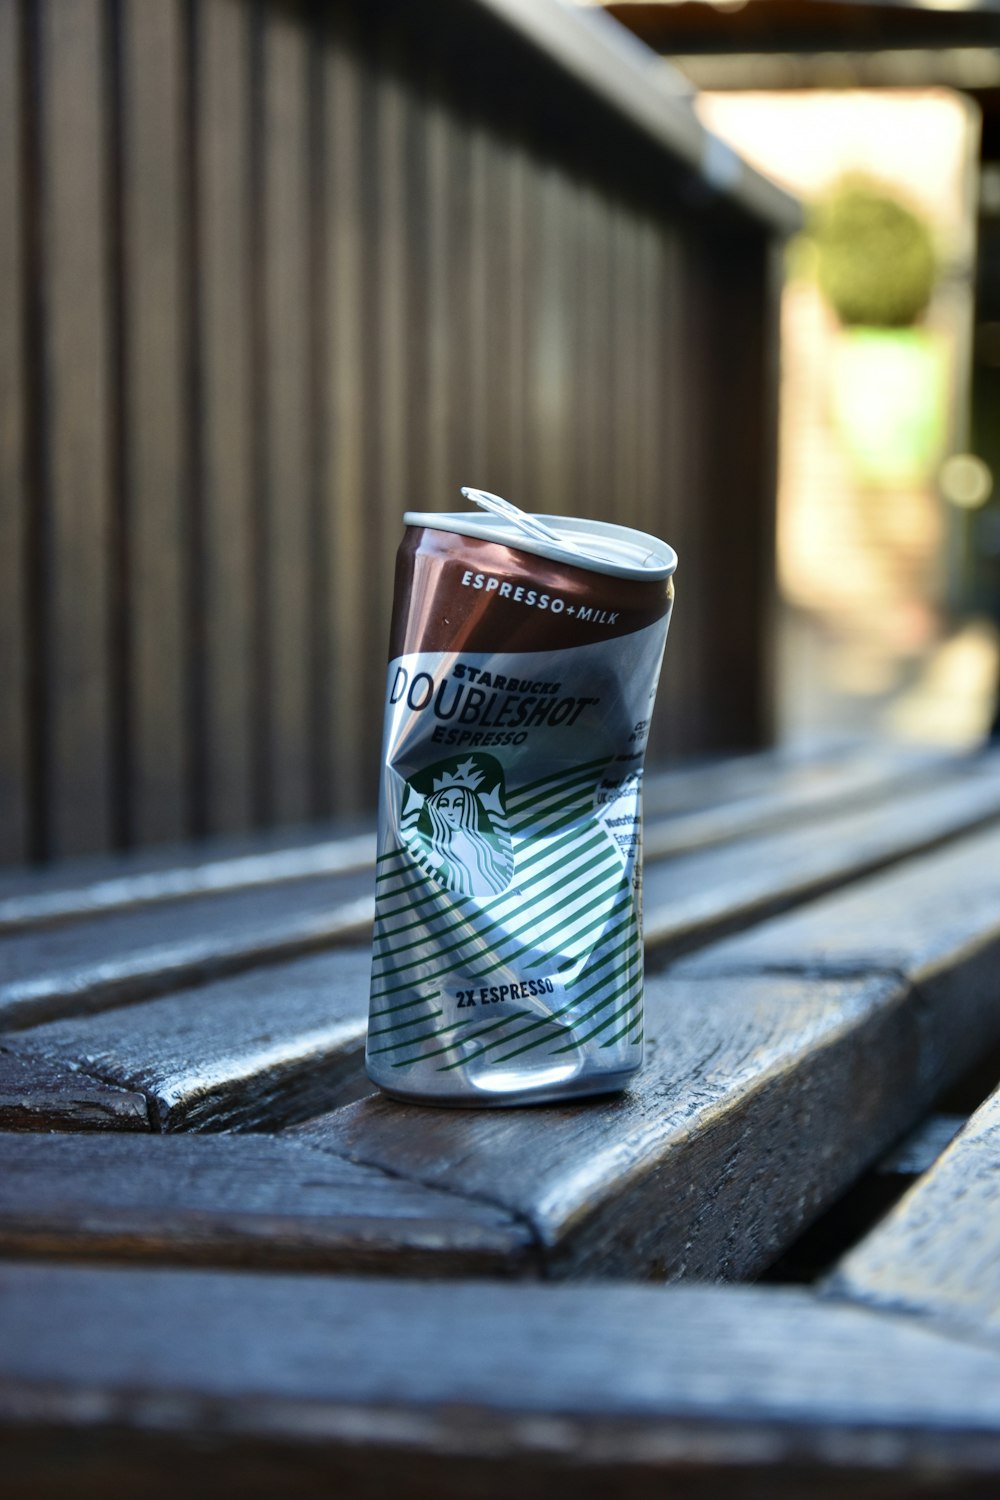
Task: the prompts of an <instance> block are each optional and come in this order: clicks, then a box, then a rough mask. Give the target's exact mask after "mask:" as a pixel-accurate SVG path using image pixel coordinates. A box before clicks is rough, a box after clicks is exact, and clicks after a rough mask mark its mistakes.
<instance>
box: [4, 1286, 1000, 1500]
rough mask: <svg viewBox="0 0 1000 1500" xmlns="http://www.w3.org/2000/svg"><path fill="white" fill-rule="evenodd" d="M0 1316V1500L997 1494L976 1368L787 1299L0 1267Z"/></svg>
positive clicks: (864, 1318)
mask: <svg viewBox="0 0 1000 1500" xmlns="http://www.w3.org/2000/svg"><path fill="white" fill-rule="evenodd" d="M0 1309H2V1314H3V1323H4V1328H5V1338H4V1340H3V1344H2V1346H0V1429H2V1431H3V1437H4V1458H5V1463H4V1479H2V1480H0V1491H3V1492H5V1493H7V1494H11V1495H13V1494H15V1493H18V1494H24V1493H27V1492H30V1493H31V1494H32V1495H33V1496H35V1495H37V1496H39V1497H40V1500H51V1497H53V1496H55V1495H56V1494H65V1493H66V1488H65V1486H66V1484H67V1482H69V1483H71V1488H72V1491H73V1493H74V1494H80V1495H82V1496H84V1497H86V1500H91V1497H93V1496H96V1495H97V1494H99V1493H101V1486H102V1484H103V1486H104V1487H105V1489H104V1492H105V1493H108V1492H111V1493H114V1492H115V1488H116V1486H115V1483H114V1481H115V1480H119V1481H120V1480H122V1479H123V1478H126V1477H128V1478H131V1480H132V1482H133V1484H135V1485H136V1487H137V1488H141V1490H142V1492H143V1493H144V1494H145V1493H148V1494H150V1495H152V1496H153V1497H154V1500H160V1497H166V1496H168V1495H170V1494H172V1493H176V1486H177V1484H178V1481H179V1480H180V1479H183V1480H185V1481H187V1482H188V1483H192V1482H193V1484H194V1489H193V1490H192V1493H195V1494H207V1493H208V1492H209V1490H210V1489H211V1490H213V1491H214V1492H216V1493H218V1492H220V1491H229V1492H231V1493H232V1492H235V1493H239V1494H250V1495H253V1496H261V1495H273V1494H276V1493H295V1494H297V1495H298V1494H302V1495H306V1496H308V1497H310V1500H312V1497H314V1496H319V1495H329V1494H330V1493H338V1494H339V1493H343V1494H349V1495H352V1496H355V1495H356V1496H362V1497H365V1500H369V1497H372V1496H375V1495H380V1494H381V1495H384V1494H386V1493H387V1492H392V1493H394V1494H398V1495H400V1496H402V1497H405V1500H416V1497H418V1496H426V1495H429V1494H434V1495H442V1496H446V1497H448V1500H455V1497H466V1496H469V1495H472V1494H475V1495H477V1496H479V1495H482V1496H484V1497H496V1500H499V1497H506V1496H509V1495H510V1494H512V1493H516V1494H524V1495H526V1496H528V1497H530V1500H544V1497H545V1496H547V1495H548V1496H551V1495H552V1494H554V1493H562V1492H565V1491H567V1490H569V1489H572V1492H573V1493H574V1494H580V1495H582V1496H584V1497H585V1500H597V1497H599V1496H600V1497H606V1496H607V1495H609V1494H615V1495H621V1496H623V1497H627V1500H652V1497H653V1496H662V1495H664V1494H669V1495H671V1496H678V1497H681V1500H694V1497H697V1500H708V1497H712V1496H718V1495H720V1494H723V1493H724V1494H726V1495H727V1496H733V1497H735V1500H771V1497H774V1500H791V1497H796V1500H802V1497H804V1496H806V1495H817V1496H821V1497H829V1500H833V1497H842V1496H843V1495H844V1494H845V1493H850V1494H851V1495H855V1496H859V1497H862V1500H900V1497H901V1496H903V1495H911V1494H921V1495H928V1496H933V1497H935V1500H941V1497H944V1496H950V1497H958V1496H960V1495H961V1496H963V1497H976V1500H981V1497H985V1496H987V1495H989V1494H990V1493H991V1489H990V1486H994V1487H995V1485H996V1482H997V1475H998V1470H1000V1398H998V1395H997V1392H998V1379H997V1376H998V1361H997V1357H996V1355H995V1354H993V1353H992V1352H991V1351H988V1350H982V1349H977V1348H974V1347H970V1346H967V1345H962V1344H959V1343H955V1342H952V1341H951V1340H948V1339H945V1338H941V1337H939V1336H936V1335H934V1334H933V1333H930V1332H927V1331H925V1330H922V1329H920V1328H915V1327H913V1326H911V1325H910V1324H908V1323H907V1322H906V1321H905V1320H902V1319H894V1318H889V1317H876V1316H873V1315H872V1314H870V1313H866V1312H864V1311H861V1310H858V1309H853V1308H839V1307H824V1306H818V1305H817V1304H816V1303H815V1302H814V1301H813V1299H811V1298H810V1297H808V1296H806V1295H803V1294H800V1293H794V1292H779V1291H764V1290H752V1289H727V1290H726V1291H724V1292H720V1291H718V1290H713V1289H706V1288H701V1289H687V1288H684V1289H682V1288H651V1287H624V1286H617V1287H607V1286H605V1287H600V1286H588V1287H559V1288H551V1287H547V1288H540V1287H516V1288H514V1287H506V1286H503V1285H499V1284H495V1283H494V1284H489V1285H486V1286H484V1285H483V1284H482V1283H478V1284H469V1283H462V1282H456V1283H452V1284H450V1285H447V1286H414V1285H412V1284H411V1285H399V1284H398V1283H390V1282H385V1281H379V1280H375V1279H365V1280H361V1279H352V1278H348V1279H345V1278H339V1277H338V1278H333V1277H325V1276H317V1275H303V1274H299V1275H296V1276H294V1277H292V1276H287V1275H280V1274H270V1275H266V1276H265V1275H259V1274H252V1273H246V1272H244V1273H243V1274H241V1275H239V1276H236V1275H233V1274H231V1273H226V1272H221V1271H216V1272H209V1271H183V1272H177V1271H158V1270H149V1269H138V1268H135V1269H131V1270H128V1271H122V1270H117V1269H112V1268H96V1267H95V1268H69V1267H66V1268H64V1267H56V1266H44V1267H43V1266H26V1265H20V1264H13V1265H7V1266H4V1267H2V1268H0ZM109 1329H114V1331H115V1336H114V1337H113V1338H109V1337H108V1330H109ZM56 1435H58V1439H57V1440H55V1439H56ZM18 1485H20V1488H18V1487H17V1486H18ZM60 1485H62V1486H63V1488H61V1489H60V1488H59V1486H60Z"/></svg>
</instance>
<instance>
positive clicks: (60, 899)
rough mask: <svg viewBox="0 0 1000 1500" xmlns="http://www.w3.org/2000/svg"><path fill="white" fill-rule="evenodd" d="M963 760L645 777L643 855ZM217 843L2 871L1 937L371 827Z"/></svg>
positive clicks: (166, 893) (247, 872)
mask: <svg viewBox="0 0 1000 1500" xmlns="http://www.w3.org/2000/svg"><path fill="white" fill-rule="evenodd" d="M959 770H961V771H962V774H965V763H964V762H960V761H959V760H958V759H957V758H956V757H954V756H950V755H947V756H941V755H937V754H933V753H928V754H926V755H925V754H922V753H914V754H913V755H912V756H911V755H909V754H904V753H897V752H891V753H888V754H886V753H878V752H873V753H870V754H867V753H866V754H861V755H858V756H854V755H852V756H849V757H832V758H829V759H827V758H820V759H818V760H817V761H815V762H812V761H798V760H795V759H789V760H785V759H784V758H782V757H780V756H765V757H761V758H755V757H741V758H739V759H737V760H732V761H727V762H725V763H721V764H715V765H711V766H703V767H699V768H697V769H693V770H686V771H685V770H676V771H672V772H668V773H660V774H657V775H653V776H652V777H648V778H647V780H646V784H645V789H644V793H643V801H644V806H645V849H646V855H647V858H650V859H653V858H658V857H660V856H664V855H672V854H677V853H683V852H687V851H689V850H692V849H698V848H707V847H710V846H711V845H713V844H719V843H726V842H729V841H731V840H733V839H735V838H738V837H741V836H745V835H747V834H750V833H759V832H762V831H763V830H765V829H768V828H778V827H782V826H784V825H786V824H788V823H793V822H795V821H797V820H799V819H801V818H802V817H803V816H804V815H808V814H810V813H815V812H818V811H822V810H824V809H830V810H832V809H834V808H840V809H842V810H846V809H848V808H851V807H858V806H866V805H870V804H871V803H872V802H874V801H877V800H878V799H880V798H882V797H884V796H885V795H886V794H887V793H889V792H892V791H900V790H903V789H906V788H914V789H915V788H917V787H921V786H926V787H928V788H929V787H931V786H933V784H934V783H935V782H936V781H939V780H944V779H945V778H946V777H947V776H949V775H954V773H955V772H956V771H959ZM288 839H289V835H288V834H287V833H286V834H279V833H272V834H269V835H257V836H255V837H253V838H249V837H243V838H230V839H228V840H214V841H212V842H211V843H210V844H207V845H202V846H201V848H200V850H199V853H198V856H197V857H196V858H194V857H192V856H193V855H194V854H195V850H194V849H193V848H192V846H182V847H181V848H171V849H166V850H158V851H141V852H134V853H131V854H129V855H128V856H115V857H113V858H94V857H91V858H89V859H85V860H78V861H67V862H66V863H65V864H62V865H59V866H57V867H55V868H53V869H49V870H45V871H22V872H18V873H17V874H16V875H14V874H9V875H7V876H6V877H0V932H5V931H15V930H19V929H25V928H28V927H37V926H41V925H44V924H45V923H47V922H64V921H67V920H71V919H73V918H75V917H83V916H90V915H93V914H95V913H97V912H102V911H112V910H115V909H119V908H127V907H133V906H142V905H148V904H153V903H157V902H166V901H175V900H181V899H186V898H187V897H190V896H198V895H204V894H208V893H211V892H213V891H226V890H242V889H246V888H248V887H250V886H259V885H270V884H278V883H281V882H284V881H287V880H301V879H304V878H307V877H310V876H313V875H335V874H340V873H342V872H345V871H347V870H355V869H357V870H360V869H366V868H368V867H369V866H371V865H372V863H373V861H374V857H375V838H374V834H371V833H368V832H358V833H354V834H339V835H338V830H337V828H329V827H324V825H322V824H313V825H310V828H309V830H308V832H305V831H302V830H296V831H295V842H288Z"/></svg>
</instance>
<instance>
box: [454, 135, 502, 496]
mask: <svg viewBox="0 0 1000 1500" xmlns="http://www.w3.org/2000/svg"><path fill="white" fill-rule="evenodd" d="M465 133H466V142H467V149H468V173H469V195H468V214H469V223H468V236H469V241H468V243H469V249H468V254H469V271H468V294H469V301H468V313H467V322H466V332H465V341H466V350H467V357H468V369H469V391H468V403H469V406H468V411H469V425H468V460H467V462H468V464H469V473H470V475H472V476H474V477H472V478H471V479H468V480H466V481H465V483H467V484H474V485H480V486H482V487H483V488H485V489H495V488H496V485H495V483H494V481H493V478H492V474H491V470H490V468H489V467H488V465H487V457H488V453H489V445H488V439H487V434H488V432H489V427H490V422H491V418H492V413H491V410H490V365H491V362H492V358H493V349H492V347H491V343H490V339H489V300H490V298H491V297H494V296H496V295H497V291H498V289H497V288H491V287H490V286H489V282H488V279H487V278H488V274H489V250H490V247H489V232H490V224H489V208H490V205H489V197H490V192H491V186H492V185H491V183H490V179H489V162H490V142H489V139H488V137H487V134H486V131H485V130H484V128H483V126H482V124H481V123H480V122H479V121H476V120H470V121H469V122H468V124H467V126H466V130H465ZM479 476H482V477H479ZM456 503H461V502H460V498H459V501H458V502H456Z"/></svg>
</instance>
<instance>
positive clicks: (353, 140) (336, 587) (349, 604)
mask: <svg viewBox="0 0 1000 1500" xmlns="http://www.w3.org/2000/svg"><path fill="white" fill-rule="evenodd" d="M324 42H325V45H324V50H323V61H322V139H323V150H322V162H323V184H322V210H323V228H324V245H325V253H326V267H325V270H326V283H325V285H326V296H325V303H324V306H325V308H326V315H327V316H326V323H325V326H324V327H323V329H322V330H321V332H322V356H321V358H322V364H323V380H322V389H323V390H324V391H325V392H326V396H327V400H328V402H329V411H328V414H327V421H326V442H325V446H324V449H323V453H324V470H323V475H322V505H323V510H324V514H325V516H326V536H327V542H328V552H327V557H326V574H327V589H326V594H325V598H324V600H323V627H322V628H323V633H324V640H325V647H324V652H325V658H326V662H327V664H328V669H329V672H330V680H329V682H328V683H326V684H324V685H323V687H322V689H321V691H322V692H323V694H324V702H325V705H326V714H327V729H326V732H325V736H324V740H325V744H326V745H327V746H328V747H329V749H328V756H329V761H328V764H329V770H328V773H327V774H328V775H329V777H330V788H329V791H330V799H331V805H332V806H333V807H334V809H335V810H336V811H337V812H339V813H341V814H343V813H347V812H351V813H355V812H356V811H357V809H358V808H359V807H361V806H363V805H364V801H365V798H366V796H367V791H368V786H367V781H366V776H367V770H368V768H367V766H366V765H365V763H364V758H363V756H362V753H361V747H360V744H359V743H358V741H357V739H356V737H355V736H353V735H349V734H344V733H343V726H344V724H345V723H347V724H349V723H352V722H355V721H357V720H358V719H360V717H361V716H362V714H363V712H364V704H365V702H366V697H365V662H364V659H363V657H362V655H361V653H360V652H358V651H352V650H348V649H347V643H348V642H349V641H351V640H352V639H353V638H354V633H355V631H356V629H357V621H358V620H359V619H361V618H362V613H363V596H364V583H365V570H364V569H363V568H362V567H360V566H358V562H357V560H358V558H360V557H361V556H362V555H363V549H364V538H365V513H364V511H365V478H364V443H363V431H364V411H365V406H364V383H363V380H362V378H361V370H362V359H363V351H364V344H365V338H366V322H365V309H364V303H363V299H362V295H361V285H362V275H363V265H364V259H365V245H364V241H363V236H362V234H361V195H362V167H363V163H362V155H361V140H360V128H361V104H360V99H361V79H360V64H359V61H358V56H357V44H356V40H355V39H354V38H353V36H352V35H351V34H350V32H348V31H347V30H346V29H345V27H344V26H343V25H340V26H338V27H337V28H336V29H334V28H333V26H332V23H331V29H330V31H329V32H328V33H327V34H326V35H325V37H324Z"/></svg>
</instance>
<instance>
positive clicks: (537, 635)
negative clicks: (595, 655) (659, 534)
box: [389, 525, 673, 661]
mask: <svg viewBox="0 0 1000 1500" xmlns="http://www.w3.org/2000/svg"><path fill="white" fill-rule="evenodd" d="M666 550H667V551H668V552H669V549H666ZM671 556H672V554H671ZM672 594H673V583H672V580H671V578H670V577H669V575H667V576H662V575H661V576H654V577H652V578H649V579H646V578H635V577H622V576H617V575H616V574H614V573H609V572H604V571H598V570H596V569H595V568H594V567H592V566H587V565H586V563H583V564H581V565H579V566H578V565H574V564H572V563H569V562H562V561H557V560H555V559H554V558H551V557H545V556H540V555H538V554H537V553H535V552H533V551H529V550H527V549H526V548H522V547H519V546H516V545H510V544H507V543H502V542H498V541H495V540H491V539H487V538H482V537H476V536H470V535H464V534H461V533H459V532H457V531H452V530H446V529H439V528H438V527H432V526H416V525H409V526H407V529H406V533H405V535H404V537H403V541H402V543H401V545H400V548H399V552H398V554H397V557H396V589H395V607H394V609H393V618H392V631H391V636H390V645H389V659H390V661H391V660H393V659H394V658H395V657H397V656H402V655H404V654H406V653H408V652H414V651H470V652H472V651H479V652H487V651H490V652H493V651H514V652H516V651H556V650H563V649H565V648H567V647H570V646H584V645H587V644H588V642H591V641H599V640H609V639H611V638H613V637H615V636H624V635H631V634H632V633H633V631H636V630H643V629H645V628H646V626H648V625H652V624H654V623H655V622H656V621H657V620H659V619H662V617H663V616H664V615H665V614H666V612H667V610H668V608H669V605H670V600H671V597H672Z"/></svg>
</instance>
